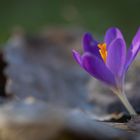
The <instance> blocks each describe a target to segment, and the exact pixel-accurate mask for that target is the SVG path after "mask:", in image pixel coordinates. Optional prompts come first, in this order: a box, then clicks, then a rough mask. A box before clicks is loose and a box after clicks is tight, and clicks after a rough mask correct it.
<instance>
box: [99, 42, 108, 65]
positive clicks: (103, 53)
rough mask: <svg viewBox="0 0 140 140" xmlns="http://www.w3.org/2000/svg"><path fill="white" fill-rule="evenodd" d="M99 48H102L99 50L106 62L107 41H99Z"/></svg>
mask: <svg viewBox="0 0 140 140" xmlns="http://www.w3.org/2000/svg"><path fill="white" fill-rule="evenodd" d="M98 48H99V49H100V50H99V52H100V55H101V57H102V59H103V60H104V62H106V58H107V50H106V43H99V44H98Z"/></svg>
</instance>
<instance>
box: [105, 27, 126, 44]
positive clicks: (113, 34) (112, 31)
mask: <svg viewBox="0 0 140 140" xmlns="http://www.w3.org/2000/svg"><path fill="white" fill-rule="evenodd" d="M117 38H121V39H123V35H122V33H121V31H120V30H119V29H118V28H115V27H111V28H109V29H108V30H107V31H106V34H105V38H104V42H105V43H106V44H107V46H110V44H111V43H112V41H113V40H115V39H117ZM123 40H124V39H123Z"/></svg>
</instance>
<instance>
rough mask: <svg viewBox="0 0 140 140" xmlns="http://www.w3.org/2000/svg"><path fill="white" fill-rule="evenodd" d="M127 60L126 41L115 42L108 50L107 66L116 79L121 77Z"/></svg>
mask: <svg viewBox="0 0 140 140" xmlns="http://www.w3.org/2000/svg"><path fill="white" fill-rule="evenodd" d="M125 60H126V45H125V42H124V40H122V39H116V40H114V41H113V42H112V43H111V44H110V46H109V50H108V55H107V61H106V65H107V67H108V68H109V69H110V71H111V72H112V73H113V74H114V75H115V77H121V75H122V72H123V69H124V64H125Z"/></svg>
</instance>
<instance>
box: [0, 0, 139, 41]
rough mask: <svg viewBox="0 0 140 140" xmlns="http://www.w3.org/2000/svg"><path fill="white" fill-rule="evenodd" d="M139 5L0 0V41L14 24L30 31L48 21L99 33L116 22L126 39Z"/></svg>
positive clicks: (134, 0)
mask: <svg viewBox="0 0 140 140" xmlns="http://www.w3.org/2000/svg"><path fill="white" fill-rule="evenodd" d="M139 6H140V1H139V0H123V1H122V0H86V1H84V0H28V1H27V0H0V43H3V42H4V41H6V40H7V38H8V37H9V33H10V31H11V29H12V28H13V27H15V26H22V27H23V28H24V29H25V30H27V31H28V32H32V33H34V32H37V31H38V30H40V28H42V27H44V26H45V27H46V26H50V25H51V26H53V25H54V26H58V25H59V26H65V27H83V28H85V29H86V31H91V32H94V34H95V33H96V34H97V35H99V36H100V35H101V36H103V33H104V32H105V30H106V29H107V28H108V27H110V26H117V27H120V28H121V29H122V30H123V33H124V35H125V38H126V39H127V41H128V43H130V41H131V40H130V39H131V38H132V36H133V35H134V33H135V32H136V30H137V28H138V26H139V25H140V15H139Z"/></svg>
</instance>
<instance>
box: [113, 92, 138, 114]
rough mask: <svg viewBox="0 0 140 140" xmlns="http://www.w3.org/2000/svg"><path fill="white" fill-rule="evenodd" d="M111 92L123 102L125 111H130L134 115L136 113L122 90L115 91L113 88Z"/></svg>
mask: <svg viewBox="0 0 140 140" xmlns="http://www.w3.org/2000/svg"><path fill="white" fill-rule="evenodd" d="M113 92H114V93H115V94H116V95H117V96H118V98H119V99H120V100H121V102H122V103H123V105H124V106H125V108H126V109H127V111H128V112H129V113H130V115H131V116H136V115H137V113H136V111H135V110H134V108H133V107H132V105H131V104H130V103H129V101H128V99H127V97H126V95H125V93H124V92H120V91H119V92H116V91H114V90H113Z"/></svg>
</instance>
